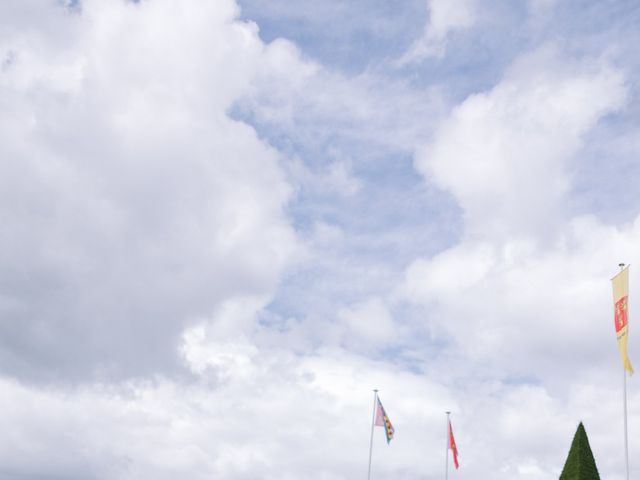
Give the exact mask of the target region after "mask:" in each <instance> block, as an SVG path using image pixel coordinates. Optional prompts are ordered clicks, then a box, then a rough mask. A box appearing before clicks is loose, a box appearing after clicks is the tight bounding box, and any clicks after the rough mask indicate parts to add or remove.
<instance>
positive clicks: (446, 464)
mask: <svg viewBox="0 0 640 480" xmlns="http://www.w3.org/2000/svg"><path fill="white" fill-rule="evenodd" d="M450 413H451V412H446V414H447V435H446V438H447V448H446V450H445V456H444V480H448V479H449V414H450ZM627 480H628V479H627Z"/></svg>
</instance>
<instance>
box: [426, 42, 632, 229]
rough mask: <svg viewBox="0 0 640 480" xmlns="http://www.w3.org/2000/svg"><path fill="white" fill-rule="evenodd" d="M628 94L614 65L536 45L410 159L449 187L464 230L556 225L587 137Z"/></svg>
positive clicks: (457, 110) (469, 100) (471, 98)
mask: <svg viewBox="0 0 640 480" xmlns="http://www.w3.org/2000/svg"><path fill="white" fill-rule="evenodd" d="M625 97H626V89H625V84H624V77H623V76H622V74H621V73H620V72H619V71H618V70H615V69H613V68H611V67H610V66H608V65H607V64H606V63H603V62H602V61H598V60H596V61H592V60H586V61H584V62H576V61H572V60H568V61H566V60H562V59H561V58H560V57H559V55H558V53H557V52H556V51H555V50H554V49H553V48H551V47H548V48H542V49H540V50H537V51H535V52H533V53H531V54H527V55H524V56H523V57H521V58H520V59H519V60H518V61H517V62H516V63H515V64H514V65H513V66H512V67H511V69H510V70H509V71H508V72H507V73H506V74H505V76H504V78H503V79H502V81H501V82H500V83H499V84H498V85H497V86H496V87H494V88H493V89H492V90H491V91H489V92H486V93H479V94H474V95H471V96H469V97H468V98H467V99H466V100H465V101H464V102H463V103H462V104H460V105H459V106H457V107H456V108H455V109H454V110H453V111H452V113H451V115H450V117H449V118H448V119H447V120H446V121H444V122H443V123H442V124H441V126H440V127H439V128H438V130H437V132H436V135H435V137H434V140H433V142H431V143H430V144H428V145H425V146H424V147H423V148H421V149H420V151H419V152H418V154H417V156H416V160H415V164H416V168H417V169H418V170H419V171H420V172H421V173H422V174H423V175H425V176H427V177H428V178H429V179H430V180H431V179H432V180H433V181H435V182H436V183H437V184H438V185H440V186H441V187H442V188H445V189H447V190H449V191H451V192H452V193H453V194H454V195H455V197H456V199H457V200H458V202H459V203H460V206H461V207H462V208H463V209H464V212H465V222H466V230H467V232H468V234H469V235H480V236H488V237H497V238H500V237H502V236H504V235H520V234H523V235H529V234H535V235H544V234H545V232H553V231H554V230H555V228H556V227H557V226H558V223H559V222H562V221H564V218H562V213H563V209H562V208H559V206H560V205H561V203H560V202H562V201H563V198H564V196H565V194H566V193H567V190H568V186H569V184H570V180H571V177H570V173H569V172H570V166H571V163H570V162H571V161H572V159H573V156H574V155H575V154H577V153H578V152H579V150H580V147H581V145H582V142H583V136H584V135H585V134H586V133H587V132H588V131H589V129H591V128H592V127H593V126H594V125H595V124H596V123H597V121H598V120H599V119H601V118H602V117H603V116H604V115H606V114H608V113H610V112H612V111H615V110H617V109H619V108H620V107H621V106H622V105H623V104H624V102H625Z"/></svg>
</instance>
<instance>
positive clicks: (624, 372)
mask: <svg viewBox="0 0 640 480" xmlns="http://www.w3.org/2000/svg"><path fill="white" fill-rule="evenodd" d="M618 266H619V267H620V271H622V270H624V263H619V264H618ZM622 375H623V376H624V378H623V382H622V404H623V411H624V463H625V467H626V472H627V480H629V437H628V434H627V369H626V368H625V366H624V365H623V366H622Z"/></svg>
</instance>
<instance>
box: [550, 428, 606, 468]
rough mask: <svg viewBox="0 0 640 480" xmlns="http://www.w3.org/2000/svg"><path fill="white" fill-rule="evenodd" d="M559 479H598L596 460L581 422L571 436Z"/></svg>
mask: <svg viewBox="0 0 640 480" xmlns="http://www.w3.org/2000/svg"><path fill="white" fill-rule="evenodd" d="M560 480H600V475H599V474H598V468H597V467H596V461H595V459H594V458H593V453H592V452H591V447H590V446H589V439H588V438H587V432H586V431H585V429H584V426H583V425H582V422H580V425H578V429H577V430H576V434H575V435H574V436H573V442H571V448H570V449H569V455H568V456H567V461H566V462H565V464H564V468H563V469H562V473H561V474H560Z"/></svg>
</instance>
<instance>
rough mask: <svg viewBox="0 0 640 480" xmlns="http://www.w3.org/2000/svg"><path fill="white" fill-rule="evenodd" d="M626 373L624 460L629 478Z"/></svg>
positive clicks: (624, 372)
mask: <svg viewBox="0 0 640 480" xmlns="http://www.w3.org/2000/svg"><path fill="white" fill-rule="evenodd" d="M622 373H623V375H624V383H623V392H624V395H623V397H624V461H625V465H626V467H627V480H629V436H628V434H627V371H626V370H624V369H623V370H622Z"/></svg>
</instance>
